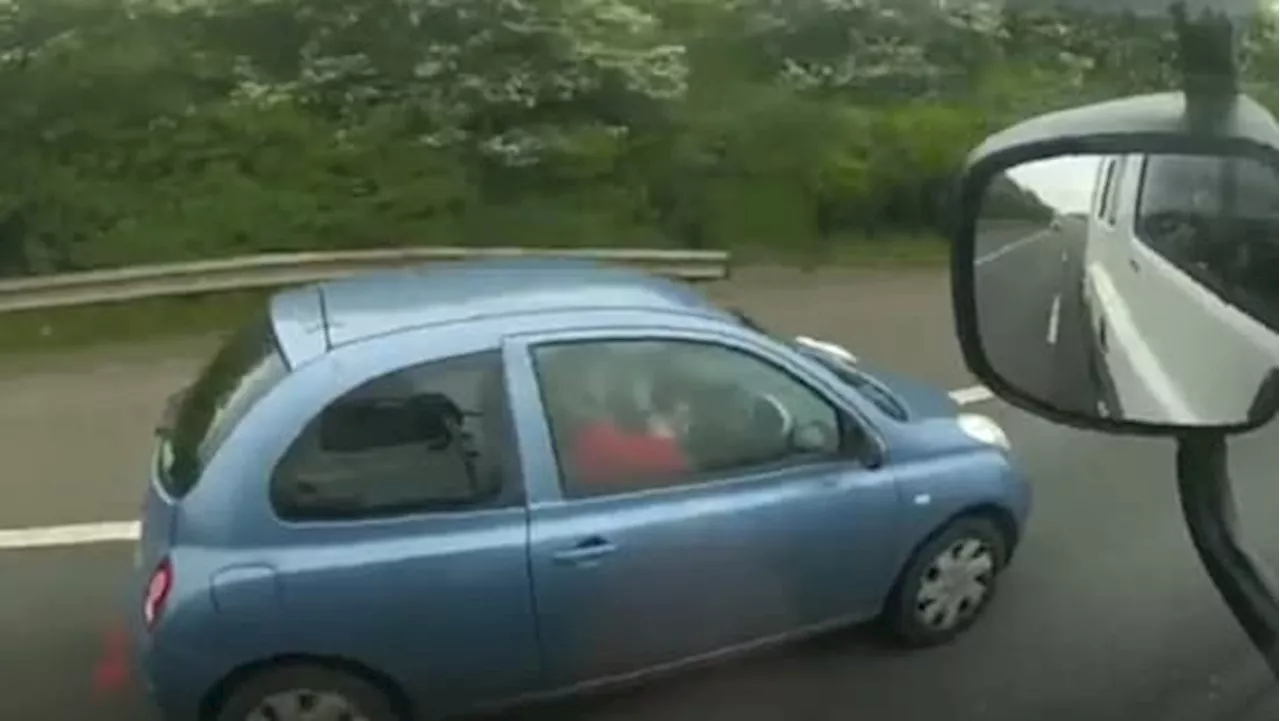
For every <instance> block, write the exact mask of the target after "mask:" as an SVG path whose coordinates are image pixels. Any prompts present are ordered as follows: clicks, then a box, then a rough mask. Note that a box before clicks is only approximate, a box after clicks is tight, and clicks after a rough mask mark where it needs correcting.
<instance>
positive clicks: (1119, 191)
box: [1081, 155, 1277, 424]
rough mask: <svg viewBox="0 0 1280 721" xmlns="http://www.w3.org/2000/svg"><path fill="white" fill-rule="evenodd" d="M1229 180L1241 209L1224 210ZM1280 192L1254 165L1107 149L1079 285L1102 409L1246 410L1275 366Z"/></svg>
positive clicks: (1199, 413) (1195, 415)
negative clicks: (1113, 154) (1123, 153)
mask: <svg viewBox="0 0 1280 721" xmlns="http://www.w3.org/2000/svg"><path fill="white" fill-rule="evenodd" d="M1228 188H1234V189H1235V191H1236V192H1235V194H1234V197H1235V199H1236V200H1235V204H1234V208H1233V210H1232V211H1231V212H1229V213H1219V212H1218V211H1219V208H1220V207H1221V205H1220V204H1221V202H1222V201H1223V199H1224V198H1225V197H1231V196H1230V195H1227V194H1226V193H1224V190H1226V189H1228ZM1276 194H1277V185H1276V176H1275V173H1274V171H1272V170H1271V169H1269V168H1267V167H1265V166H1262V165H1258V164H1255V163H1252V162H1249V161H1243V160H1238V159H1233V160H1227V159H1223V158H1217V157H1208V156H1200V157H1196V156H1185V155H1158V156H1140V155H1128V156H1117V157H1109V158H1104V159H1103V161H1102V162H1101V163H1100V164H1099V168H1098V174H1097V180H1096V182H1095V186H1094V193H1093V200H1092V207H1091V212H1090V217H1089V221H1088V231H1087V232H1088V235H1087V239H1086V245H1085V256H1084V274H1083V279H1082V284H1083V287H1082V289H1081V290H1082V295H1083V301H1084V304H1085V306H1086V308H1085V310H1086V312H1087V317H1088V320H1089V326H1090V327H1089V330H1090V331H1091V336H1092V339H1093V344H1094V351H1095V353H1094V361H1095V370H1096V371H1097V376H1098V377H1099V380H1100V382H1102V383H1103V385H1104V387H1105V388H1106V389H1107V391H1108V392H1106V393H1104V397H1106V398H1107V401H1106V405H1108V406H1110V407H1109V408H1106V409H1101V410H1104V412H1106V413H1108V414H1109V415H1111V416H1114V417H1117V418H1125V419H1131V420H1135V421H1149V422H1155V423H1178V424H1227V423H1238V422H1241V421H1242V420H1243V419H1244V418H1245V417H1246V415H1247V414H1248V412H1249V408H1250V407H1251V405H1252V404H1253V402H1254V399H1255V397H1256V395H1257V394H1258V392H1259V388H1260V386H1261V384H1262V383H1263V381H1264V379H1266V377H1267V375H1268V374H1269V373H1270V372H1271V370H1272V369H1273V368H1275V366H1276V356H1277V345H1276V344H1277V338H1276V293H1277V286H1276V260H1277V257H1276V246H1277V237H1276V236H1277V226H1276V204H1277V196H1276ZM1220 215H1222V216H1230V218H1231V219H1230V220H1229V221H1224V220H1223V219H1222V218H1220V217H1219V216H1220ZM1215 223H1217V225H1214V224H1215ZM1193 240H1194V242H1192V241H1193Z"/></svg>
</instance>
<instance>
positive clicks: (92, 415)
mask: <svg viewBox="0 0 1280 721" xmlns="http://www.w3.org/2000/svg"><path fill="white" fill-rule="evenodd" d="M1016 252H1018V250H1017V249H1015V250H1010V251H1008V253H1007V255H1009V256H1011V257H1013V254H1014V253H1016ZM1058 262H1059V263H1061V259H1060V258H1059V259H1058ZM743 275H744V278H743V280H742V281H739V282H735V283H730V284H725V285H723V286H720V287H717V288H715V289H714V291H713V292H714V294H715V295H716V297H718V298H720V299H721V300H723V301H725V302H729V303H734V304H739V305H741V306H742V307H743V308H745V309H746V310H748V311H749V312H751V313H753V314H754V315H756V316H758V317H759V318H760V319H761V320H762V321H763V322H765V323H766V324H770V325H774V326H776V327H779V328H781V329H784V330H788V331H791V332H795V333H807V334H810V335H818V336H825V337H827V338H829V339H831V340H835V341H838V342H842V343H844V344H847V345H848V346H849V347H851V348H852V349H853V350H855V352H858V353H859V354H861V355H863V356H865V357H866V358H867V359H868V360H869V361H874V362H875V363H877V364H883V365H887V366H889V367H893V368H895V369H899V370H901V371H903V372H907V373H911V374H914V375H917V376H919V377H922V378H925V379H928V380H931V381H933V382H935V383H937V384H938V385H939V386H941V387H944V388H949V389H950V388H960V387H965V386H969V385H972V380H970V379H969V378H967V376H966V374H965V372H964V370H963V365H962V363H961V362H960V359H959V354H958V351H957V349H956V344H955V342H954V340H953V339H952V336H951V330H950V329H951V318H950V310H949V299H948V290H947V281H946V278H945V276H944V275H942V274H939V273H913V274H903V273H862V274H847V273H839V272H834V271H830V272H820V273H816V274H814V275H808V276H800V275H798V274H793V273H785V272H778V271H761V272H756V273H745V274H743ZM1027 305H1030V304H1029V303H1028V304H1027ZM207 348H208V342H207V341H203V340H196V341H192V342H190V343H179V344H168V345H164V346H151V347H145V348H134V349H127V350H110V351H98V352H94V353H92V354H86V355H82V356H79V357H75V358H69V357H68V358H50V359H39V360H37V361H34V362H31V361H28V362H10V363H9V364H8V365H7V366H6V365H4V364H0V398H3V399H4V402H3V403H0V458H2V459H4V466H3V470H4V473H3V479H4V489H5V499H4V502H3V503H0V528H18V527H26V526H41V525H49V524H62V523H74V522H89V521H111V520H127V519H129V518H131V517H132V515H133V514H134V513H135V512H136V509H137V505H138V501H139V498H140V493H141V483H142V481H141V469H142V467H143V465H144V463H145V454H146V450H147V447H148V444H149V437H148V436H149V431H150V424H151V422H152V421H153V420H154V418H155V414H156V413H158V410H159V406H160V404H161V402H162V401H163V398H164V395H165V394H166V393H167V392H169V391H171V390H172V389H173V388H174V387H176V384H177V383H179V382H181V381H182V380H185V379H186V377H187V376H188V375H189V374H190V373H191V371H192V369H193V368H194V365H195V363H196V362H197V360H198V358H199V357H200V354H201V353H203V352H204V351H205V350H206V349H207ZM969 410H971V411H978V412H984V413H988V414H990V415H991V416H992V417H994V418H996V419H997V420H998V421H1000V422H1001V423H1002V424H1003V425H1004V426H1005V427H1006V429H1007V430H1008V432H1009V434H1010V436H1011V438H1012V441H1013V443H1014V445H1015V449H1016V455H1017V457H1018V460H1019V462H1020V463H1021V464H1023V466H1024V467H1025V468H1026V469H1027V471H1028V472H1029V473H1030V475H1031V477H1032V479H1033V482H1034V484H1035V486H1036V492H1037V498H1036V509H1035V513H1034V516H1033V518H1032V521H1031V526H1030V528H1029V531H1028V535H1027V537H1026V539H1025V541H1024V546H1023V548H1022V550H1021V551H1020V553H1019V556H1018V558H1017V561H1016V564H1015V565H1014V567H1013V568H1012V569H1010V571H1009V573H1008V575H1007V576H1006V577H1005V581H1004V585H1003V586H1002V589H1001V594H1000V596H999V597H998V599H997V601H996V603H995V604H994V605H993V607H992V609H991V612H990V614H989V615H988V617H987V618H985V619H984V620H983V621H982V622H981V623H980V624H978V625H977V626H975V627H974V628H973V629H971V631H970V632H969V633H968V634H966V635H965V636H963V637H962V638H960V639H959V640H958V641H957V642H956V643H954V644H952V645H950V646H947V647H944V648H938V649H932V650H928V651H923V652H913V653H905V652H900V651H895V650H891V649H888V648H885V647H883V646H882V645H881V644H879V643H878V642H876V641H875V640H874V639H873V638H872V637H871V636H870V635H869V634H866V633H861V632H855V633H849V634H844V635H841V636H839V637H835V638H832V639H828V640H824V641H822V642H817V643H810V644H806V645H804V646H802V647H799V648H795V649H791V650H787V651H785V652H776V653H772V654H769V655H766V656H762V657H758V658H755V659H751V660H747V661H743V662H739V663H734V664H730V665H728V666H724V667H721V668H718V669H714V670H711V671H707V672H700V673H695V674H692V675H689V676H686V677H684V678H681V679H678V680H674V681H666V682H660V683H657V684H655V685H652V686H649V687H646V688H643V689H639V690H636V691H633V692H628V693H625V694H619V695H614V696H609V697H605V698H602V699H598V700H592V701H590V702H580V703H574V704H569V705H566V706H558V707H556V708H555V709H553V711H552V713H553V714H554V716H555V717H556V718H557V719H560V720H564V719H570V720H572V721H579V720H581V721H649V720H653V721H657V720H659V719H661V720H662V721H684V720H686V719H688V720H689V721H694V720H696V721H705V719H715V718H734V719H738V720H739V721H756V720H759V721H775V720H776V721H826V720H827V719H830V720H831V721H836V720H837V719H839V720H840V721H849V720H850V719H876V720H879V719H936V718H950V719H981V720H984V721H1006V720H1007V721H1023V720H1024V719H1027V718H1036V719H1038V720H1039V721H1058V720H1061V721H1078V720H1079V719H1090V721H1108V720H1111V719H1114V720H1115V721H1148V720H1149V721H1183V720H1184V719H1185V720H1186V721H1192V720H1193V719H1194V720H1195V721H1261V720H1262V719H1275V718H1277V713H1278V709H1277V703H1276V685H1275V683H1274V682H1273V681H1272V680H1271V678H1270V676H1269V674H1268V672H1267V670H1266V668H1265V666H1264V665H1263V664H1262V663H1261V662H1260V661H1259V660H1257V659H1256V658H1255V655H1254V653H1253V651H1252V650H1251V648H1250V647H1249V646H1248V644H1247V642H1246V640H1245V639H1244V637H1243V635H1242V634H1241V633H1240V632H1239V630H1238V629H1237V628H1236V626H1235V625H1234V622H1233V621H1232V619H1231V618H1230V616H1229V615H1228V613H1227V612H1226V610H1225V607H1224V606H1223V605H1222V603H1221V601H1220V600H1219V599H1218V597H1217V596H1216V593H1215V591H1214V590H1213V588H1212V586H1211V585H1210V584H1209V582H1208V581H1207V580H1206V578H1205V576H1204V575H1203V573H1202V572H1201V570H1200V568H1199V566H1198V565H1197V562H1196V560H1195V557H1194V554H1193V552H1192V550H1191V546H1190V542H1189V540H1188V539H1187V537H1186V534H1185V531H1184V529H1183V527H1182V525H1181V521H1180V519H1179V516H1178V508H1177V502H1176V498H1175V496H1174V493H1173V462H1172V456H1173V446H1172V443H1171V442H1168V441H1162V440H1135V439H1120V438H1112V437H1106V436H1101V435H1097V434H1092V433H1085V432H1080V431H1073V430H1069V429H1065V428H1060V427H1057V426H1053V425H1051V424H1048V423H1046V422H1043V421H1041V420H1038V419H1035V418H1032V417H1030V416H1027V415H1026V414H1023V413H1022V412H1020V411H1017V410H1015V409H1013V408H1010V407H1008V406H1006V405H1004V404H1002V403H999V402H984V403H979V404H976V405H973V406H970V407H969ZM1276 467H1277V452H1276V427H1275V425H1274V424H1272V425H1270V426H1268V427H1267V428H1264V429H1262V430H1260V431H1258V432H1256V433H1254V434H1252V435H1250V436H1248V437H1245V438H1242V439H1239V440H1237V441H1235V442H1233V444H1232V459H1231V468H1232V471H1233V473H1234V475H1235V478H1236V482H1237V488H1238V493H1239V495H1240V500H1241V510H1242V519H1241V520H1242V522H1243V524H1244V527H1245V531H1246V533H1247V534H1248V536H1249V537H1250V538H1251V539H1252V540H1253V541H1254V544H1255V546H1256V547H1257V548H1259V549H1260V551H1261V553H1262V554H1263V555H1264V556H1265V557H1266V558H1267V560H1268V562H1269V563H1270V564H1271V565H1272V566H1273V567H1274V566H1275V564H1276V552H1277V537H1276V531H1275V529H1276V527H1277V516H1276V509H1277V493H1276V486H1277V484H1276ZM131 551H132V547H131V545H130V544H128V543H104V544H88V545H78V546H72V547H67V548H52V549H39V550H27V549H10V550H0V579H3V588H4V590H5V593H4V594H3V595H2V596H0V669H3V670H4V680H5V681H6V684H5V686H4V689H3V691H0V718H5V719H8V718H14V719H17V718H47V719H55V720H58V721H61V720H62V719H68V720H70V719H75V720H76V721H144V720H145V719H148V718H150V716H149V715H148V713H147V712H146V710H145V708H144V707H143V705H142V704H141V701H140V699H139V698H137V696H136V695H134V694H132V693H127V692H126V693H121V694H103V693H99V692H98V691H95V688H94V684H93V678H92V674H93V668H94V664H95V662H96V660H97V659H98V658H99V656H100V653H101V650H102V640H103V635H104V633H105V631H106V630H107V629H109V628H110V626H111V624H112V622H113V620H114V618H115V617H116V615H117V613H118V611H117V609H118V608H119V605H118V604H119V601H120V598H121V584H122V583H123V580H124V574H125V572H126V569H127V568H128V565H129V558H130V553H131ZM547 715H548V716H551V715H552V714H547Z"/></svg>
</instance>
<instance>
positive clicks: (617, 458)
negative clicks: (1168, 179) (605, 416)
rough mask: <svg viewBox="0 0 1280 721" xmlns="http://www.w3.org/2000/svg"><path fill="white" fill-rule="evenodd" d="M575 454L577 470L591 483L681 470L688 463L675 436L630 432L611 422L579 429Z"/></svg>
mask: <svg viewBox="0 0 1280 721" xmlns="http://www.w3.org/2000/svg"><path fill="white" fill-rule="evenodd" d="M572 454H573V461H574V466H575V467H576V469H577V471H578V474H579V475H580V476H581V478H582V480H584V481H586V482H588V483H590V482H598V481H608V480H612V479H613V478H615V477H617V476H624V477H625V476H635V475H637V474H648V473H652V474H664V475H665V474H671V473H680V472H683V471H685V470H687V469H688V467H689V464H688V461H686V460H685V457H684V452H683V451H682V450H681V448H680V444H679V443H677V442H676V441H675V440H674V439H671V438H663V437H662V436H655V435H649V434H647V433H627V432H626V431H623V430H622V429H620V428H618V427H617V426H615V425H613V424H611V423H595V424H592V425H589V426H587V427H585V428H583V429H582V430H581V431H579V432H578V435H577V436H576V437H575V438H574V439H573V450H572Z"/></svg>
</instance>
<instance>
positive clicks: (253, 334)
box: [161, 315, 289, 496]
mask: <svg viewBox="0 0 1280 721" xmlns="http://www.w3.org/2000/svg"><path fill="white" fill-rule="evenodd" d="M288 372H289V370H288V366H287V365H286V363H285V361H284V358H283V357H282V356H281V355H280V351H279V348H278V347H277V345H276V339H275V334H274V333H273V332H272V329H271V321H270V319H269V318H268V317H267V316H265V315H263V316H260V317H258V318H256V319H255V320H254V321H252V322H250V323H248V324H246V325H245V326H243V327H242V328H241V329H240V330H238V331H237V332H236V333H234V334H233V335H232V336H231V337H230V338H228V339H227V341H226V343H224V344H223V346H222V347H221V348H220V349H219V350H218V352H217V353H216V354H215V355H214V357H213V359H212V360H211V361H210V363H209V365H208V366H206V367H205V369H204V371H203V372H202V373H201V374H200V376H199V378H198V379H197V380H196V382H195V383H194V384H192V385H191V386H190V387H189V388H187V389H186V390H185V391H183V394H182V396H181V398H180V399H179V400H178V401H177V403H178V406H177V412H176V415H175V417H174V418H173V423H172V426H171V428H170V429H169V431H168V432H167V435H168V438H167V442H168V445H169V447H168V451H169V452H168V453H167V454H165V460H166V461H167V462H166V463H165V464H164V465H165V467H164V468H162V469H161V476H162V479H163V482H164V485H165V490H166V491H168V492H169V493H170V494H172V495H174V496H183V495H185V494H187V493H188V492H190V491H191V489H192V488H193V487H194V486H195V484H196V482H197V481H198V480H199V478H200V473H201V471H202V470H203V469H204V466H205V464H206V463H208V462H209V459H210V458H212V457H213V454H214V453H215V452H216V451H217V450H218V447H219V446H221V445H222V442H223V441H224V440H225V439H226V437H227V435H228V434H230V432H231V430H232V429H233V428H235V425H236V423H238V422H239V421H240V419H241V418H243V417H244V414H245V413H247V412H248V411H249V409H250V408H252V407H253V405H254V404H255V403H257V402H258V400H259V399H261V398H262V397H263V396H264V395H266V394H267V392H268V391H270V390H271V389H272V388H273V387H274V386H275V385H276V383H278V382H279V381H280V379H281V378H283V377H284V376H285V375H287V374H288Z"/></svg>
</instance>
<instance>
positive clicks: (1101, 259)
mask: <svg viewBox="0 0 1280 721" xmlns="http://www.w3.org/2000/svg"><path fill="white" fill-rule="evenodd" d="M1187 124H1188V115H1187V112H1186V107H1185V99H1184V98H1183V96H1182V95H1181V94H1180V93H1169V94H1161V95H1152V96H1141V97H1137V98H1130V99H1126V100H1120V101H1113V102H1110V103H1101V104H1097V105H1090V106H1085V107H1083V108H1076V109H1073V110H1068V111H1064V112H1059V113H1051V114H1049V115H1044V116H1040V117H1038V118H1034V119H1032V120H1029V121H1027V122H1025V123H1022V124H1019V125H1016V126H1013V127H1012V128H1009V129H1007V130H1005V131H1002V132H1001V133H997V134H996V135H993V136H992V137H990V138H988V139H987V140H986V141H985V142H984V143H983V144H982V145H981V146H979V147H978V148H977V149H976V150H975V151H974V152H973V153H972V154H971V155H970V157H969V160H968V163H967V165H966V168H965V170H964V173H963V175H962V178H961V181H960V192H959V194H958V197H959V199H960V205H959V208H958V213H957V216H956V218H957V227H956V237H955V241H956V242H955V245H954V252H953V255H952V286H953V301H954V308H955V314H956V326H957V331H958V335H959V338H960V344H961V348H962V350H963V353H964V357H965V361H966V362H967V364H968V365H969V367H970V369H972V370H973V371H974V373H975V374H976V375H977V376H978V377H979V379H980V380H982V381H983V382H984V384H985V385H987V386H988V387H989V388H991V390H992V391H993V392H995V393H996V394H997V395H999V396H1001V397H1002V398H1005V399H1006V400H1008V401H1009V402H1011V403H1013V404H1014V405H1017V406H1020V407H1022V408H1024V409H1026V410H1030V411H1032V412H1035V413H1038V414H1040V415H1042V416H1046V417H1049V418H1051V419H1053V420H1057V421H1059V422H1063V423H1066V424H1069V425H1074V426H1080V427H1087V428H1096V429H1101V430H1111V431H1119V432H1137V433H1178V432H1180V431H1182V430H1185V429H1191V428H1194V429H1212V430H1216V431H1219V432H1241V431H1246V430H1250V429H1252V428H1256V427H1258V426H1260V425H1262V424H1263V423H1266V422H1267V421H1269V420H1270V419H1271V418H1272V417H1273V416H1274V415H1275V413H1276V398H1275V394H1274V393H1270V392H1261V393H1260V392H1259V382H1260V381H1261V380H1262V379H1264V378H1265V377H1267V374H1268V373H1269V372H1270V371H1271V369H1273V368H1275V367H1276V365H1277V336H1276V317H1275V316H1276V293H1277V289H1276V287H1275V284H1274V282H1271V283H1270V284H1269V285H1268V283H1267V282H1266V281H1265V280H1261V281H1259V280H1255V279H1257V278H1265V275H1263V274H1260V273H1258V272H1253V273H1241V272H1239V269H1237V268H1235V267H1234V264H1233V263H1231V262H1230V261H1229V260H1224V258H1226V259H1230V258H1232V257H1234V256H1233V255H1232V254H1231V253H1227V252H1224V251H1227V250H1230V249H1231V248H1234V247H1238V246H1239V245H1240V242H1241V241H1243V240H1249V241H1251V242H1252V241H1254V240H1255V239H1254V238H1253V237H1252V234H1253V233H1254V231H1253V230H1251V228H1253V227H1265V225H1266V222H1265V221H1267V220H1271V219H1274V218H1275V216H1276V212H1277V210H1276V196H1277V173H1276V168H1277V147H1276V135H1277V128H1276V124H1275V121H1274V120H1273V119H1272V118H1271V116H1270V114H1269V113H1268V112H1267V111H1266V110H1265V109H1263V108H1261V106H1258V105H1257V104H1256V103H1254V102H1253V101H1252V100H1249V99H1248V98H1246V97H1244V96H1239V97H1238V98H1237V100H1236V101H1235V103H1234V105H1233V107H1232V109H1231V111H1230V113H1229V114H1228V118H1227V122H1226V123H1225V127H1224V128H1223V129H1222V130H1221V131H1220V132H1215V133H1214V134H1206V133H1199V132H1193V131H1192V129H1190V128H1189V127H1188V125H1187ZM1258 217H1261V218H1263V219H1264V222H1263V223H1253V222H1243V219H1246V218H1250V219H1251V218H1258ZM1055 218H1062V219H1063V222H1061V223H1060V224H1059V227H1058V228H1057V229H1056V230H1055V229H1053V225H1054V221H1055ZM1168 219H1172V220H1173V222H1172V223H1169V222H1166V221H1167V220H1168ZM1242 235H1243V236H1248V237H1242ZM1265 242H1269V243H1275V242H1276V240H1275V238H1274V236H1272V237H1270V238H1268V239H1266V241H1265ZM1228 266H1231V267H1228Z"/></svg>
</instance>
